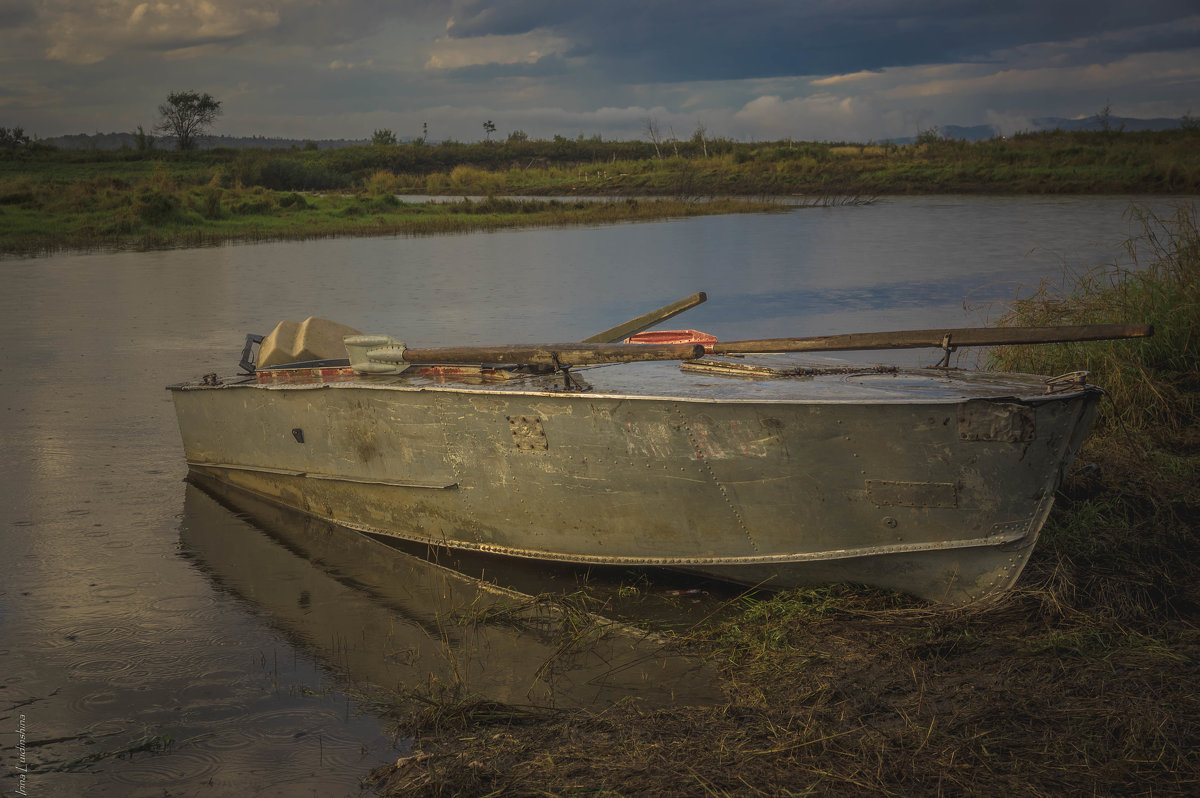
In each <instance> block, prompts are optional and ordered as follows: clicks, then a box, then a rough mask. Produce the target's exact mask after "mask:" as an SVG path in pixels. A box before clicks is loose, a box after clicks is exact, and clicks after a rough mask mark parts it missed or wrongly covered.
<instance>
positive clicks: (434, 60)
mask: <svg viewBox="0 0 1200 798" xmlns="http://www.w3.org/2000/svg"><path fill="white" fill-rule="evenodd" d="M568 45H569V42H568V41H567V40H566V39H563V38H560V37H558V36H552V35H550V34H548V33H545V32H542V31H532V32H530V33H522V34H519V35H516V36H480V37H476V38H471V39H452V38H449V37H442V38H439V39H437V40H436V41H434V42H433V44H432V46H431V47H430V50H429V60H428V61H427V62H426V63H425V68H426V69H458V68H461V67H468V66H481V65H484V64H531V63H534V62H535V61H537V60H538V59H540V58H542V57H544V56H547V55H553V54H556V53H561V52H562V51H564V50H565V49H566V48H567V46H568Z"/></svg>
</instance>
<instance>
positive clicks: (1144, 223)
mask: <svg viewBox="0 0 1200 798" xmlns="http://www.w3.org/2000/svg"><path fill="white" fill-rule="evenodd" d="M1130 213H1131V215H1133V217H1134V219H1135V221H1136V222H1137V223H1138V224H1139V225H1140V228H1141V234H1140V235H1138V236H1135V237H1133V238H1131V239H1130V240H1129V241H1128V242H1127V243H1126V247H1125V248H1126V251H1127V252H1128V253H1129V256H1130V259H1131V262H1132V265H1131V266H1128V267H1122V266H1117V265H1111V264H1110V265H1103V266H1098V267H1095V268H1091V269H1087V270H1084V271H1067V272H1064V274H1063V275H1062V277H1061V279H1059V280H1047V281H1044V282H1043V283H1041V284H1040V285H1038V286H1036V287H1034V288H1033V289H1032V291H1030V292H1029V293H1028V294H1026V295H1024V296H1018V297H1017V298H1016V299H1015V300H1014V301H1013V302H1012V303H1011V305H1010V306H1009V310H1008V312H1007V313H1006V314H1005V315H1004V316H1003V317H1002V318H1000V319H999V320H998V323H999V324H1000V325H1002V326H1021V325H1026V324H1031V325H1032V324H1087V323H1099V322H1116V321H1131V320H1133V321H1138V322H1148V323H1151V324H1153V325H1154V328H1155V334H1154V335H1153V336H1152V337H1150V338H1146V339H1141V340H1138V341H1136V342H1134V341H1104V342H1094V343H1080V344H1056V345H1047V346H1040V347H1001V348H999V349H997V350H996V351H995V352H994V353H993V354H992V356H991V359H990V361H989V365H990V366H991V367H992V368H996V369H1001V370H1005V371H1028V372H1032V373H1035V374H1060V373H1063V372H1066V371H1071V370H1074V369H1080V368H1082V369H1086V370H1088V371H1090V372H1092V374H1093V381H1094V382H1096V383H1097V384H1099V385H1101V386H1102V387H1103V388H1104V389H1105V390H1106V391H1108V392H1109V396H1110V400H1111V401H1108V402H1106V403H1105V404H1104V405H1103V407H1102V410H1101V415H1100V418H1099V420H1098V429H1099V430H1100V431H1101V432H1103V431H1107V430H1109V429H1112V428H1114V427H1117V426H1123V427H1125V428H1127V429H1132V430H1137V431H1139V432H1142V433H1144V434H1148V435H1152V436H1155V437H1159V438H1161V437H1162V436H1163V435H1178V434H1180V432H1181V431H1182V429H1183V428H1184V427H1186V426H1189V425H1192V424H1194V420H1195V419H1196V417H1197V414H1198V412H1200V404H1198V402H1200V398H1198V397H1200V370H1198V369H1197V367H1196V364H1197V363H1198V362H1200V220H1198V217H1197V209H1196V207H1195V206H1194V205H1181V206H1179V207H1178V208H1177V210H1176V211H1175V213H1174V215H1172V216H1167V217H1159V216H1156V215H1154V214H1152V213H1150V212H1148V211H1145V210H1140V209H1137V208H1134V209H1132V210H1131V211H1130Z"/></svg>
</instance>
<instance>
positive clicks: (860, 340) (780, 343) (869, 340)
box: [713, 324, 1154, 355]
mask: <svg viewBox="0 0 1200 798" xmlns="http://www.w3.org/2000/svg"><path fill="white" fill-rule="evenodd" d="M1153 334H1154V326H1153V325H1151V324H1082V325H1077V326H1064V327H984V328H978V327H976V328H971V327H963V328H955V329H944V330H899V331H896V332H877V333H846V334H844V335H820V336H815V337H812V338H766V339H761V340H756V341H724V342H720V343H716V344H714V345H713V354H717V355H732V354H751V353H754V354H765V353H771V352H834V351H850V350H862V349H925V348H928V347H945V348H958V347H961V346H1005V345H1011V344H1051V343H1063V342H1066V341H1103V340H1109V339H1116V338H1146V337H1148V336H1151V335H1153Z"/></svg>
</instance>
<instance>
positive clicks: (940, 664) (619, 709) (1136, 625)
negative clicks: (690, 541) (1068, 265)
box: [369, 211, 1200, 796]
mask: <svg viewBox="0 0 1200 798" xmlns="http://www.w3.org/2000/svg"><path fill="white" fill-rule="evenodd" d="M1147 221H1148V223H1149V227H1148V235H1150V238H1149V239H1147V240H1143V241H1141V242H1139V243H1138V244H1137V246H1141V247H1142V249H1141V250H1140V251H1141V252H1143V253H1144V252H1147V251H1148V252H1151V253H1152V254H1151V255H1150V257H1151V258H1152V262H1146V263H1144V268H1143V270H1142V271H1140V272H1137V273H1135V272H1132V271H1125V272H1119V273H1117V274H1115V275H1114V274H1112V273H1111V272H1101V271H1094V272H1089V273H1088V275H1086V277H1085V279H1083V280H1081V281H1079V282H1077V283H1075V284H1073V286H1072V287H1068V288H1060V287H1051V286H1042V287H1041V289H1040V290H1039V292H1038V294H1037V295H1036V296H1035V297H1030V298H1029V299H1025V300H1022V301H1021V303H1019V304H1018V306H1017V308H1016V314H1015V315H1014V316H1013V317H1012V318H1011V319H1009V321H1010V323H1013V324H1029V323H1035V324H1036V323H1041V322H1042V321H1043V320H1049V319H1052V320H1053V321H1054V323H1064V322H1073V321H1078V322H1084V321H1110V320H1111V321H1116V320H1119V321H1151V322H1154V323H1155V324H1157V325H1158V327H1159V333H1158V335H1159V336H1161V337H1156V338H1155V339H1151V340H1152V341H1154V342H1155V344H1154V345H1152V346H1143V345H1142V343H1141V342H1136V343H1135V342H1120V343H1119V345H1114V346H1113V347H1112V348H1111V350H1110V351H1109V352H1108V353H1107V354H1105V355H1104V356H1102V357H1097V358H1096V359H1095V361H1094V363H1092V368H1093V370H1094V372H1095V374H1094V380H1095V381H1096V382H1099V383H1100V384H1106V385H1118V386H1119V387H1117V388H1115V389H1114V401H1113V403H1112V405H1113V407H1111V408H1110V409H1109V411H1108V415H1107V416H1106V420H1105V423H1104V424H1103V425H1102V428H1101V433H1100V434H1099V435H1098V436H1096V437H1094V438H1093V439H1092V440H1091V441H1090V442H1089V444H1088V446H1087V447H1086V448H1085V451H1084V453H1083V455H1082V456H1081V457H1080V462H1079V465H1078V467H1077V468H1076V470H1075V471H1074V472H1073V474H1072V475H1071V476H1070V477H1069V478H1068V480H1067V482H1066V484H1065V485H1064V486H1063V489H1062V492H1061V494H1060V496H1059V497H1058V503H1057V506H1056V508H1055V511H1054V513H1053V514H1052V516H1051V518H1050V521H1049V523H1048V524H1047V527H1046V530H1045V532H1044V533H1043V539H1042V541H1041V542H1040V543H1039V545H1038V548H1037V549H1036V550H1035V552H1034V555H1033V557H1032V559H1031V561H1030V564H1029V566H1028V567H1027V568H1026V571H1025V573H1024V575H1023V576H1022V579H1021V582H1020V584H1019V586H1018V589H1016V590H1014V591H1011V592H1009V593H1008V594H1005V595H1003V596H1000V597H997V598H992V599H990V600H987V601H981V602H978V603H976V604H973V605H970V606H966V607H960V608H956V609H946V608H942V607H935V606H930V605H926V604H923V603H921V602H918V601H916V600H912V599H909V598H906V597H904V596H899V595H896V594H891V593H885V592H881V591H874V590H866V589H858V588H854V587H852V586H835V587H826V588H814V589H807V590H793V591H788V592H785V593H781V594H778V595H775V596H772V597H768V598H765V599H764V598H751V597H744V598H741V599H739V600H736V601H733V602H731V603H730V604H729V606H727V607H726V608H725V610H724V611H723V612H722V613H721V614H720V615H719V616H718V617H716V618H713V619H709V620H708V621H707V622H705V623H701V624H698V625H697V626H695V627H694V628H692V629H690V630H687V631H683V632H678V633H676V635H675V637H676V640H677V642H678V643H679V644H680V645H682V646H685V648H686V649H687V650H690V651H692V652H694V653H696V654H697V655H699V656H701V657H703V658H705V659H706V660H708V661H709V662H711V663H714V664H715V665H717V666H718V668H719V670H720V682H721V688H722V690H723V692H724V694H725V696H726V699H727V700H726V702H725V703H723V704H721V705H718V706H688V705H686V703H681V704H679V705H677V706H673V707H668V708H665V709H655V710H647V709H645V708H643V707H641V706H639V705H638V704H636V703H633V702H624V703H618V704H615V705H613V706H611V707H608V708H603V709H598V710H592V711H571V712H565V711H556V712H549V711H542V712H529V711H526V710H523V709H519V708H518V709H511V708H510V709H504V708H498V707H496V706H495V705H491V704H483V703H481V702H472V701H471V700H470V698H469V697H466V696H462V695H443V696H440V697H432V698H429V699H428V700H432V701H434V702H435V703H436V702H437V701H439V700H440V701H441V702H442V703H443V705H444V706H446V707H447V708H448V709H449V712H448V714H447V713H446V712H435V713H433V714H430V713H429V711H428V710H427V709H421V710H420V711H419V712H417V713H415V714H414V713H413V712H412V711H411V710H410V711H409V712H408V713H407V714H402V715H401V716H400V717H398V721H399V724H400V725H399V730H400V733H401V734H403V735H406V736H409V737H411V738H413V740H414V752H413V753H412V754H410V755H409V756H406V757H404V758H402V759H401V760H400V761H399V762H398V763H397V764H396V765H395V766H392V767H387V768H381V769H379V770H377V771H376V772H375V773H373V774H372V776H371V779H370V780H369V786H370V788H371V789H373V790H375V791H377V792H380V793H384V794H387V795H396V796H398V795H404V796H420V795H428V796H441V795H500V794H503V795H647V794H650V795H681V796H691V795H700V796H725V795H738V796H743V795H746V796H752V795H770V796H782V795H814V794H815V795H834V796H842V795H845V796H860V795H861V796H868V795H870V796H878V795H884V796H911V795H922V796H923V795H930V796H935V795H988V796H990V795H1019V796H1059V795H1106V796H1108V795H1144V796H1189V795H1197V794H1200V756H1197V751H1200V691H1197V689H1196V687H1197V685H1198V684H1200V628H1198V625H1197V620H1198V619H1200V566H1198V565H1197V561H1196V557H1195V552H1196V551H1197V550H1200V540H1198V539H1197V526H1198V524H1200V424H1198V422H1197V417H1196V415H1195V414H1194V413H1193V414H1191V415H1186V413H1188V412H1189V411H1188V409H1189V408H1194V407H1195V402H1196V401H1197V393H1198V392H1200V386H1197V385H1196V382H1195V363H1196V360H1195V352H1194V346H1195V341H1196V336H1195V330H1196V321H1197V318H1198V316H1200V313H1198V311H1197V305H1196V304H1195V301H1194V300H1195V291H1196V285H1197V283H1196V275H1197V271H1196V269H1197V266H1196V258H1197V257H1198V256H1200V247H1197V246H1196V243H1195V242H1196V240H1197V236H1196V224H1195V215H1194V214H1192V213H1190V212H1188V211H1181V212H1180V215H1179V216H1178V217H1177V218H1175V219H1173V220H1166V221H1162V220H1147ZM1163 231H1170V232H1169V233H1164V232H1163ZM1155 236H1158V237H1157V238H1155ZM1147 245H1149V249H1148V250H1147V249H1146V246H1147ZM1143 314H1145V315H1143ZM1121 347H1125V348H1124V349H1122V348H1121ZM1078 355H1079V353H1078V352H1076V351H1074V350H1072V349H1069V348H1059V350H1058V353H1057V355H1056V356H1057V357H1059V358H1062V359H1063V361H1070V362H1071V363H1073V362H1074V361H1073V358H1075V357H1077V356H1078ZM1056 356H1055V355H1054V354H1053V348H1045V349H1042V348H1038V349H1036V350H1035V349H1034V348H1025V349H1020V350H1012V351H1009V352H1002V353H1001V355H1000V358H1001V361H1000V364H1001V365H1003V366H1005V367H1008V368H1023V369H1026V370H1035V371H1042V372H1043V373H1046V372H1049V373H1058V372H1059V371H1066V370H1069V369H1070V368H1074V367H1076V366H1074V365H1070V366H1068V367H1064V368H1060V366H1061V365H1062V361H1060V360H1055V359H1054V358H1055V357H1056ZM1184 358H1192V359H1191V360H1190V364H1191V365H1190V367H1187V362H1188V361H1185V360H1184ZM1189 380H1190V381H1189ZM1140 383H1144V384H1140ZM1126 403H1129V404H1133V405H1134V406H1132V407H1130V406H1129V404H1126ZM422 713H424V714H422ZM431 718H433V719H435V720H436V722H430V719H431ZM448 719H452V720H450V722H448Z"/></svg>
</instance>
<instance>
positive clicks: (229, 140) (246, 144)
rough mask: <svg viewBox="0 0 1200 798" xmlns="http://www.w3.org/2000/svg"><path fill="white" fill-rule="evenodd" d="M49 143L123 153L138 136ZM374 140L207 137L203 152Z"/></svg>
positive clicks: (167, 141)
mask: <svg viewBox="0 0 1200 798" xmlns="http://www.w3.org/2000/svg"><path fill="white" fill-rule="evenodd" d="M42 141H44V142H46V143H47V144H52V145H54V146H55V147H58V148H60V149H64V150H119V149H121V148H126V149H131V150H132V149H136V148H137V134H135V133H92V134H88V133H76V134H75V135H72V136H53V137H51V138H47V139H42ZM370 143H371V140H370V139H282V138H268V137H266V136H206V137H204V138H203V139H201V140H200V148H201V149H215V148H218V147H229V148H231V149H235V150H240V149H247V148H259V149H264V150H274V149H290V148H292V147H295V148H297V149H304V148H305V147H309V148H310V149H311V147H312V146H313V145H315V146H316V147H317V149H319V150H333V149H337V148H339V147H357V146H360V145H363V144H370ZM154 146H155V147H156V148H157V149H162V150H169V149H174V146H175V142H174V139H172V138H169V137H165V136H164V137H159V138H155V140H154Z"/></svg>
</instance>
